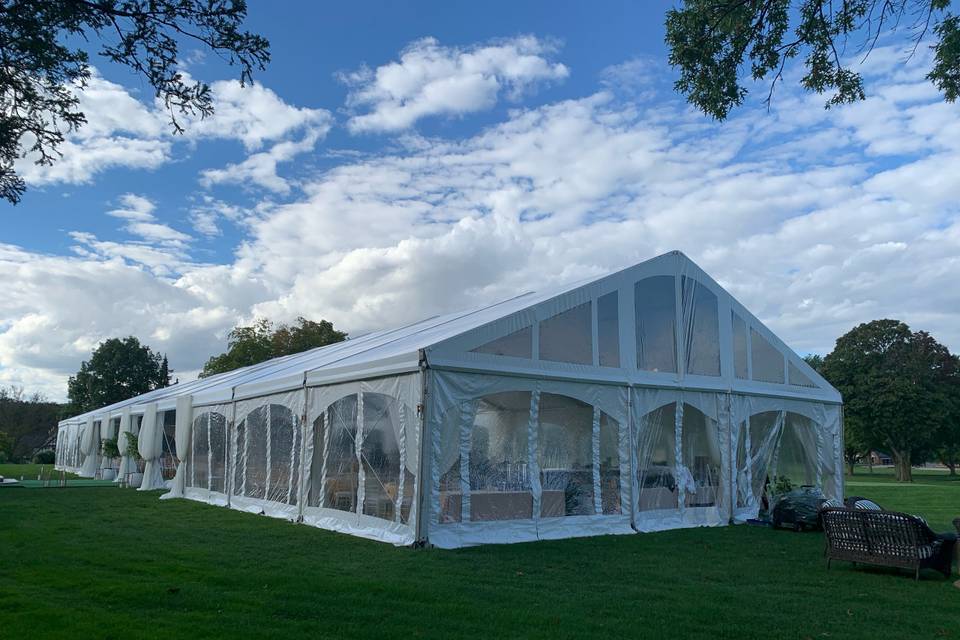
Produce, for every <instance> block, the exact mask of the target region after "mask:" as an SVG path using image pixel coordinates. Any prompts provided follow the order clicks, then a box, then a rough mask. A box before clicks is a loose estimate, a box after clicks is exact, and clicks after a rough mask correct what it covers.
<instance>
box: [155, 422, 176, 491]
mask: <svg viewBox="0 0 960 640" xmlns="http://www.w3.org/2000/svg"><path fill="white" fill-rule="evenodd" d="M158 419H159V420H160V421H161V423H162V424H163V453H161V455H160V473H161V474H162V475H163V479H164V480H173V477H174V476H175V475H177V460H178V457H177V412H176V411H174V410H172V409H171V410H170V411H164V412H163V413H162V415H161V416H160V417H158Z"/></svg>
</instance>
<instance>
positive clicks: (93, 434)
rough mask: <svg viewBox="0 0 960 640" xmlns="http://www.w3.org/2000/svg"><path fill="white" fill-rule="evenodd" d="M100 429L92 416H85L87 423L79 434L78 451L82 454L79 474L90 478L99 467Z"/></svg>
mask: <svg viewBox="0 0 960 640" xmlns="http://www.w3.org/2000/svg"><path fill="white" fill-rule="evenodd" d="M99 436H100V430H99V428H98V427H97V426H96V425H95V423H94V421H93V416H88V417H87V424H85V425H84V426H83V433H82V435H81V436H80V453H82V454H83V455H84V458H83V464H82V465H81V467H80V474H79V475H80V476H81V477H83V478H92V477H93V476H94V475H96V473H97V469H99V468H100V437H99Z"/></svg>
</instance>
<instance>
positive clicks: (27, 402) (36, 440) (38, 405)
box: [0, 387, 63, 462]
mask: <svg viewBox="0 0 960 640" xmlns="http://www.w3.org/2000/svg"><path fill="white" fill-rule="evenodd" d="M62 412H63V405H61V404H57V403H55V402H49V401H48V400H47V399H46V398H44V397H43V395H41V394H39V393H34V394H32V395H29V396H28V395H27V394H25V393H24V390H23V388H22V387H9V388H7V387H0V432H2V433H0V452H2V453H0V459H3V458H6V459H7V460H12V461H14V462H18V461H21V460H24V459H27V460H29V459H30V457H31V456H32V455H33V452H34V451H35V450H36V449H37V448H39V447H42V446H43V445H44V444H45V443H47V441H48V440H49V438H50V433H51V429H53V430H54V432H55V431H56V425H57V422H58V421H59V419H60V417H61V413H62Z"/></svg>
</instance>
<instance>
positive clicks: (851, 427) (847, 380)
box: [807, 320, 960, 481]
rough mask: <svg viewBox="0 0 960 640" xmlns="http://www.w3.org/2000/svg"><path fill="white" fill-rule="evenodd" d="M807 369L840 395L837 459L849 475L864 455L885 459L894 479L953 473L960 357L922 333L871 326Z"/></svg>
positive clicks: (813, 359)
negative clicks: (922, 472) (929, 464)
mask: <svg viewBox="0 0 960 640" xmlns="http://www.w3.org/2000/svg"><path fill="white" fill-rule="evenodd" d="M807 362H808V363H809V364H810V365H811V366H812V367H813V368H814V369H816V370H817V371H818V372H819V373H820V374H821V375H822V376H823V377H824V378H826V379H827V380H828V381H829V382H830V384H832V385H833V386H834V387H836V388H837V390H839V391H840V393H841V394H843V410H844V458H845V460H846V463H847V465H848V466H849V468H850V473H853V469H854V465H855V463H856V462H857V461H859V460H861V459H863V458H864V457H865V456H867V455H869V452H870V451H872V450H881V451H884V452H887V453H889V454H890V455H891V457H892V458H893V462H894V466H895V470H896V478H897V480H901V481H910V480H912V479H913V474H912V466H913V465H914V464H918V463H923V462H926V461H928V460H938V461H940V462H941V463H943V464H944V465H945V466H946V467H947V468H948V469H949V470H950V473H951V474H955V473H956V470H957V467H958V466H960V357H958V356H956V355H954V354H951V353H950V351H949V350H948V349H947V348H946V347H945V346H943V345H942V344H940V343H939V342H937V341H936V340H935V339H934V338H933V337H932V336H931V335H930V334H929V333H927V332H925V331H911V330H910V327H908V326H907V325H906V324H905V323H903V322H900V321H898V320H874V321H873V322H868V323H865V324H861V325H859V326H857V327H854V328H853V329H852V330H851V331H849V332H848V333H846V334H844V335H843V336H841V337H840V338H838V339H837V343H836V346H835V347H834V349H833V351H832V352H830V353H829V354H827V356H826V357H820V356H817V355H815V356H808V357H807Z"/></svg>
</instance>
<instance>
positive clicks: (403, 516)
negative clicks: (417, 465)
mask: <svg viewBox="0 0 960 640" xmlns="http://www.w3.org/2000/svg"><path fill="white" fill-rule="evenodd" d="M407 442H409V440H408V441H407ZM416 483H417V476H416V475H415V474H414V473H413V472H412V471H410V469H407V468H404V470H403V500H401V502H400V522H402V523H404V524H407V523H408V522H410V508H411V507H412V506H413V500H414V498H415V497H416V494H415V493H414V489H415V487H416Z"/></svg>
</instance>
